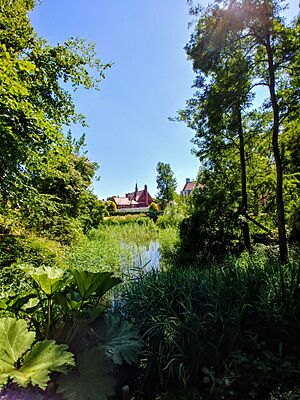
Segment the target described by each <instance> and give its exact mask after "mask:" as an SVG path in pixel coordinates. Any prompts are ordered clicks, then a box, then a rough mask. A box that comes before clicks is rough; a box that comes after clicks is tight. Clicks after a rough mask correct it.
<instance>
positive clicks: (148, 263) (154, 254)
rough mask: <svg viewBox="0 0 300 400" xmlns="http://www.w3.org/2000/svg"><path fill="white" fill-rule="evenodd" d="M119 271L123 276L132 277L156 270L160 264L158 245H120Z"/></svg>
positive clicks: (152, 243) (156, 242)
mask: <svg viewBox="0 0 300 400" xmlns="http://www.w3.org/2000/svg"><path fill="white" fill-rule="evenodd" d="M122 250H123V251H122V252H121V269H122V270H123V272H124V273H125V274H129V275H131V276H134V275H136V274H139V273H140V272H147V271H150V270H153V269H158V268H159V264H160V255H159V243H158V241H155V242H150V243H148V244H145V245H136V244H135V243H125V242H123V243H122Z"/></svg>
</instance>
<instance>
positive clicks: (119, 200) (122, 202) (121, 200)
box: [114, 197, 139, 206]
mask: <svg viewBox="0 0 300 400" xmlns="http://www.w3.org/2000/svg"><path fill="white" fill-rule="evenodd" d="M114 202H115V203H116V205H117V206H130V205H137V204H139V203H138V202H137V201H135V200H129V199H128V198H127V197H114Z"/></svg>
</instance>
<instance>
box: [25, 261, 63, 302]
mask: <svg viewBox="0 0 300 400" xmlns="http://www.w3.org/2000/svg"><path fill="white" fill-rule="evenodd" d="M25 271H26V272H27V274H28V275H29V276H30V277H31V278H32V279H33V280H34V281H35V282H36V283H37V284H38V286H39V288H40V289H41V290H42V291H43V292H44V293H45V294H46V295H47V296H51V295H52V294H53V293H55V292H57V291H58V290H60V289H61V288H62V287H63V286H64V285H65V284H66V281H65V276H64V275H65V271H64V270H63V269H61V268H58V267H39V268H26V269H25Z"/></svg>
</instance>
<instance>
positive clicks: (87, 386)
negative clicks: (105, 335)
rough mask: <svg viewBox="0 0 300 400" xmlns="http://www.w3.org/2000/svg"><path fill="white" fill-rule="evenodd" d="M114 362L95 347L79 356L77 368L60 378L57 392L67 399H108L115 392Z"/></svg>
mask: <svg viewBox="0 0 300 400" xmlns="http://www.w3.org/2000/svg"><path fill="white" fill-rule="evenodd" d="M111 370H112V362H111V361H110V360H109V359H108V358H107V357H106V356H105V353H104V351H103V350H101V349H100V348H98V347H93V348H91V349H89V350H86V351H85V352H84V353H83V354H82V355H80V356H79V358H78V360H77V362H76V369H73V370H72V371H71V372H69V374H68V375H67V376H64V377H61V378H60V379H59V380H58V384H59V386H58V390H57V392H58V393H59V394H61V395H62V397H63V399H65V400H107V398H108V397H109V396H112V395H113V394H114V384H115V381H114V378H113V376H112V374H111Z"/></svg>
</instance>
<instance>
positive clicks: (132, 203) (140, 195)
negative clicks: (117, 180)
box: [113, 185, 153, 210]
mask: <svg viewBox="0 0 300 400" xmlns="http://www.w3.org/2000/svg"><path fill="white" fill-rule="evenodd" d="M113 201H114V202H115V203H116V206H117V209H118V210H120V209H126V208H131V209H132V208H145V207H146V208H147V207H149V205H150V204H151V203H152V201H153V198H152V197H151V195H150V193H149V192H148V188H147V185H144V189H143V190H138V187H137V185H135V191H134V192H131V193H126V195H125V197H114V198H113Z"/></svg>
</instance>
